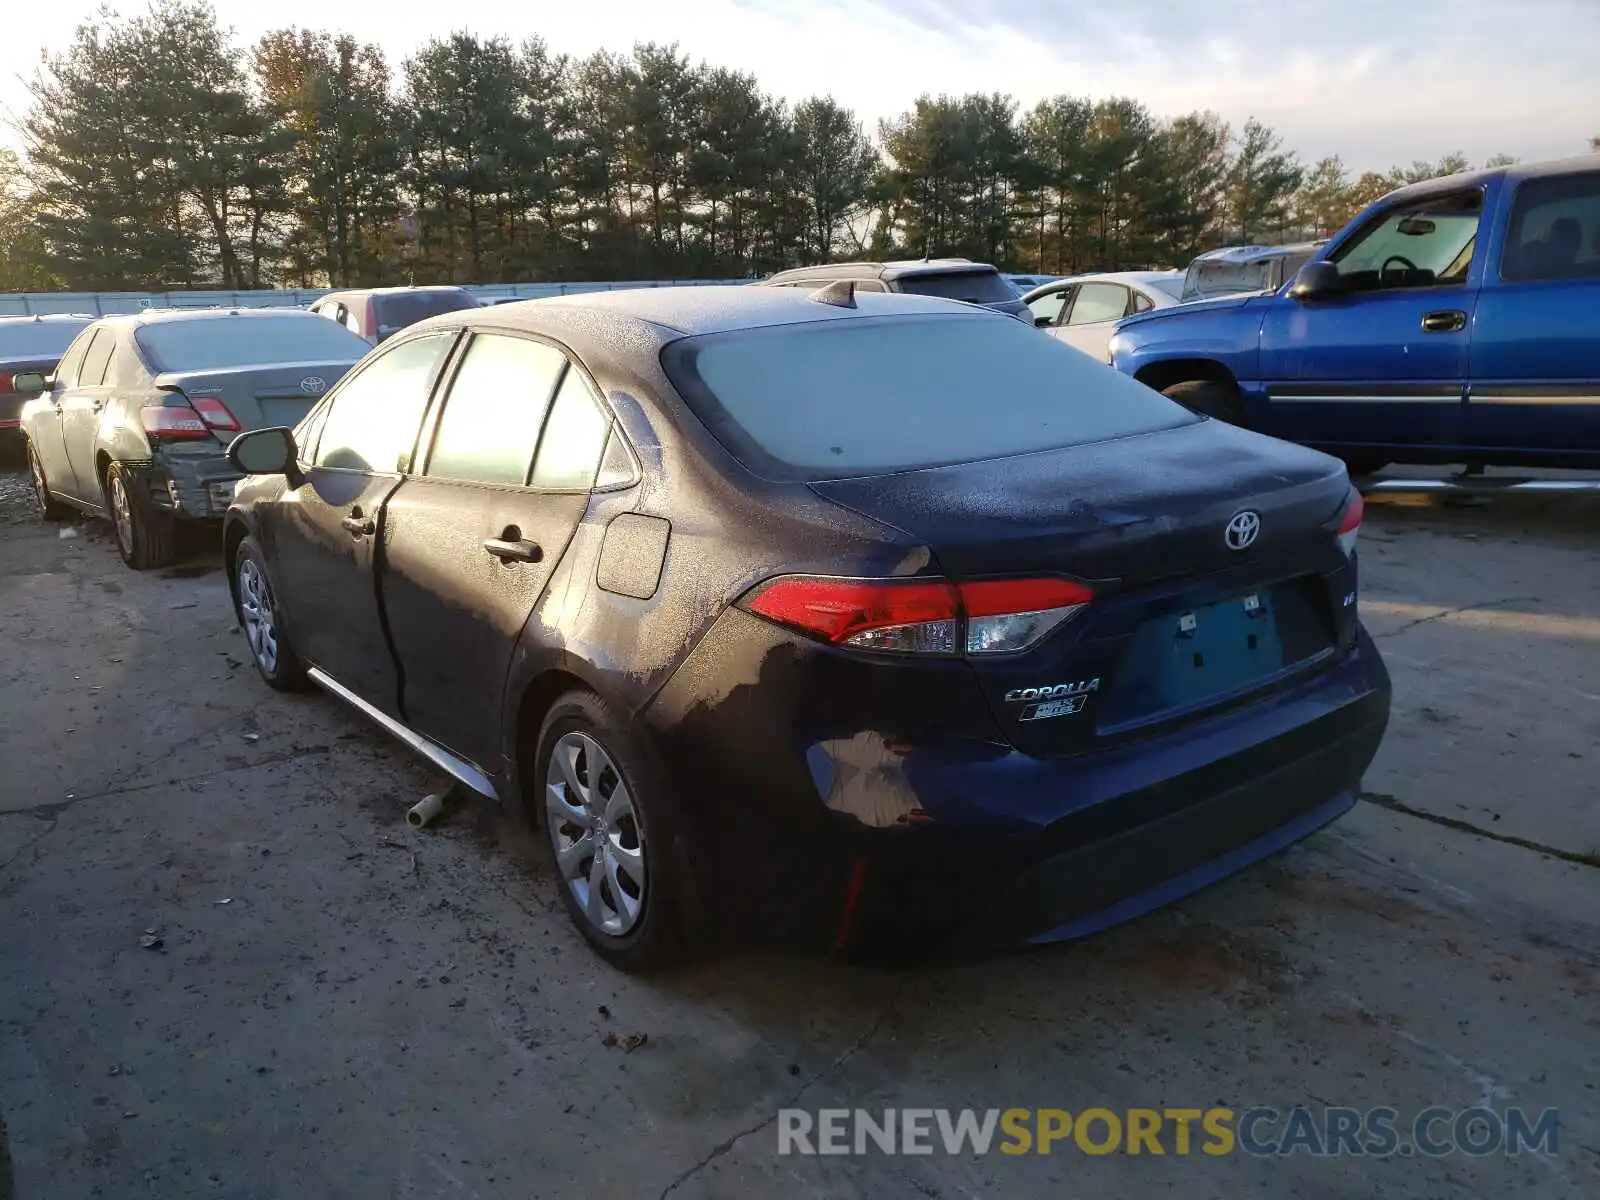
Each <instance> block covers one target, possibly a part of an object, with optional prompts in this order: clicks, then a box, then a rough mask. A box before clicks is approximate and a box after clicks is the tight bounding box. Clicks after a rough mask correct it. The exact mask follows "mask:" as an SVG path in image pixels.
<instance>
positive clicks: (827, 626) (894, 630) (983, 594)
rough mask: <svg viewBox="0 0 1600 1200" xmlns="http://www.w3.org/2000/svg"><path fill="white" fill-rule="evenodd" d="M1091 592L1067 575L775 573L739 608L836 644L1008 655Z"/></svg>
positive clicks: (1023, 647) (1035, 638)
mask: <svg viewBox="0 0 1600 1200" xmlns="http://www.w3.org/2000/svg"><path fill="white" fill-rule="evenodd" d="M1093 598H1094V593H1093V592H1092V591H1091V590H1090V589H1089V588H1087V587H1085V586H1084V585H1083V584H1081V583H1077V582H1075V581H1074V580H1070V579H1060V578H1055V577H1039V578H1026V579H984V580H974V581H968V582H964V583H952V582H950V581H949V580H945V579H837V578H832V577H828V576H818V575H781V576H779V577H777V578H776V579H769V580H768V581H767V582H765V583H763V584H760V585H758V586H757V587H755V588H754V589H752V590H751V591H750V592H749V593H748V594H746V596H745V597H744V599H743V600H741V601H740V607H742V608H744V609H746V610H747V611H749V612H753V613H756V614H758V615H760V616H763V617H766V618H767V619H768V620H771V621H776V622H777V623H778V624H780V625H787V626H789V627H790V628H791V629H797V630H799V631H801V632H802V633H806V634H809V635H810V636H812V637H815V638H818V639H820V640H822V641H825V642H829V643H832V644H833V645H836V646H849V647H852V648H854V649H857V650H877V651H885V652H889V653H894V654H945V655H953V654H967V655H984V654H1008V653H1013V652H1015V651H1018V650H1026V649H1027V648H1028V647H1029V646H1032V645H1034V644H1035V643H1037V642H1038V641H1040V640H1041V639H1042V638H1043V637H1044V636H1045V635H1046V634H1048V633H1049V632H1050V631H1051V630H1053V629H1055V628H1056V627H1057V626H1059V625H1061V624H1062V623H1063V622H1065V621H1068V620H1070V619H1071V618H1072V617H1074V616H1076V615H1077V614H1078V613H1079V612H1080V611H1081V610H1082V609H1083V608H1084V607H1085V606H1086V605H1088V604H1089V602H1090V601H1091V600H1092V599H1093Z"/></svg>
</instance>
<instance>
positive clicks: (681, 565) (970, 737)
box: [226, 284, 1389, 967]
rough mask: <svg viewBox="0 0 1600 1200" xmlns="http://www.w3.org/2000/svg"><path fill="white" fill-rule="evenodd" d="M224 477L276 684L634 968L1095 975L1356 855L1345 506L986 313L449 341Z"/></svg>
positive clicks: (795, 313)
mask: <svg viewBox="0 0 1600 1200" xmlns="http://www.w3.org/2000/svg"><path fill="white" fill-rule="evenodd" d="M230 455H231V457H232V458H233V461H234V463H235V465H236V466H237V467H238V468H239V469H241V470H242V471H245V472H246V473H247V474H248V475H249V476H250V477H249V478H247V479H246V480H245V481H244V482H243V483H242V484H241V485H240V487H239V491H238V494H237V496H236V498H235V502H234V504H233V507H232V509H231V511H230V513H229V516H228V521H227V532H226V554H227V559H228V566H229V571H230V578H231V582H232V587H233V597H234V602H235V605H236V609H237V613H238V616H239V619H240V622H241V624H242V625H243V626H244V629H245V631H246V633H247V635H248V637H249V641H250V646H251V650H252V652H253V654H254V658H255V662H256V665H257V667H258V669H259V671H260V673H261V675H262V676H263V677H264V678H265V679H266V681H267V682H268V683H269V684H271V685H273V686H275V687H280V688H289V687H294V686H296V685H299V684H302V683H304V682H306V681H308V680H309V681H311V682H314V683H316V684H318V685H320V686H321V687H323V688H326V689H327V690H329V691H331V692H333V693H334V694H336V695H338V696H339V697H341V698H343V699H344V700H345V701H347V702H348V703H350V704H351V705H353V706H355V707H356V708H357V709H359V710H360V711H361V712H363V713H364V714H366V715H367V716H368V717H369V718H371V719H372V720H374V721H376V722H377V723H378V724H379V725H381V726H383V727H384V728H386V729H388V730H389V731H390V732H391V733H393V734H395V735H396V736H397V737H399V738H400V739H402V740H403V741H404V742H406V743H407V744H408V745H410V746H411V747H412V748H413V749H415V750H417V751H418V752H420V753H422V754H424V755H426V756H427V757H428V758H429V759H431V760H432V761H433V762H434V763H435V764H436V765H437V766H439V767H441V768H442V769H444V770H446V771H448V772H449V773H450V774H452V775H453V776H454V777H455V778H457V779H458V780H460V781H462V782H463V783H465V784H466V785H468V786H470V787H471V788H474V789H476V790H477V791H479V792H481V793H483V794H484V795H487V796H490V797H495V798H498V799H500V800H503V801H508V802H515V803H519V804H523V805H525V806H526V808H527V810H528V812H529V814H530V815H531V816H532V817H533V819H534V820H535V821H536V822H537V823H538V824H539V825H540V826H541V827H542V828H543V830H544V831H545V835H546V838H547V841H548V844H549V847H550V850H551V855H552V858H553V861H554V864H555V872H554V875H555V879H556V881H557V884H556V886H557V887H558V888H559V890H560V894H561V897H562V899H563V901H564V902H565V904H566V906H567V908H568V910H569V912H570V913H571V915H572V918H573V920H574V921H575V922H576V924H577V926H578V928H579V929H580V930H581V931H582V932H583V934H584V936H585V937H587V938H588V939H589V941H590V942H591V943H592V944H593V945H594V946H595V947H596V948H597V949H598V950H599V951H600V952H601V953H602V954H604V955H606V956H607V957H608V958H610V959H612V960H613V961H615V962H616V963H618V964H620V965H623V966H626V967H645V966H652V965H658V964H661V963H664V962H667V961H670V960H672V959H673V958H675V957H677V956H678V955H680V954H681V953H682V952H683V950H684V948H685V947H686V946H688V945H690V944H692V943H693V942H694V941H695V940H696V939H695V936H694V935H696V934H697V933H700V932H703V931H704V930H706V929H707V928H711V927H718V928H721V929H723V930H727V931H732V932H736V933H742V934H744V935H746V936H747V937H749V938H754V939H758V940H759V941H760V942H761V943H762V944H767V945H771V944H774V943H777V942H782V943H784V944H788V945H791V946H801V947H811V948H817V949H821V950H824V951H831V952H836V953H840V954H845V955H850V956H864V957H874V958H880V959H881V958H884V957H894V958H901V959H903V958H906V957H912V956H925V955H927V954H930V953H933V952H937V951H939V950H941V949H943V948H947V947H950V946H952V945H959V944H961V943H962V942H963V941H964V940H967V939H977V941H978V942H980V943H984V944H990V945H993V944H996V943H1002V942H1021V941H1029V940H1032V941H1045V940H1053V939H1064V938H1070V937H1074V936H1077V935H1080V934H1083V933H1086V932H1088V931H1091V930H1094V929H1097V928H1100V927H1103V926H1105V925H1107V924H1110V923H1112V922H1114V921H1118V920H1121V919H1124V918H1126V917H1129V916H1132V915H1134V914H1136V913H1139V912H1142V911H1145V910H1147V909H1149V908H1151V907H1154V906H1156V905H1158V904H1161V903H1165V902H1167V901H1170V900H1172V899H1174V898H1176V897H1179V896H1182V895H1184V894H1186V893H1188V892H1190V891H1193V890H1194V889H1196V888H1198V887H1201V886H1203V885H1204V884H1206V883H1208V882H1210V881H1212V880H1214V879H1217V878H1219V877H1220V876H1223V875H1226V874H1228V873H1230V872H1232V871H1235V870H1238V869H1239V868H1240V867H1242V866H1244V865H1245V864H1247V863H1249V862H1252V861H1254V860H1255V859H1258V858H1260V857H1262V856H1263V855H1266V854H1269V853H1271V852H1273V851H1275V850H1278V849H1280V848H1282V847H1284V846H1286V845H1288V844H1289V843H1291V842H1293V841H1295V840H1296V839H1298V838H1301V837H1304V836H1305V835H1306V834H1308V833H1310V832H1312V831H1313V830H1315V829H1317V828H1319V827H1320V826H1322V825H1324V824H1326V823H1327V822H1329V821H1331V820H1333V819H1334V818H1335V817H1337V816H1339V815H1340V814H1341V813H1343V812H1344V811H1345V810H1347V809H1348V808H1349V807H1350V806H1351V805H1352V804H1353V803H1354V801H1355V796H1356V791H1357V788H1358V786H1359V781H1360V778H1361V774H1362V772H1363V771H1364V770H1365V769H1366V767H1367V764H1368V763H1369V762H1370V761H1371V759H1372V756H1373V754H1374V752H1375V751H1376V749H1377V747H1378V743H1379V741H1380V739H1381V737H1382V735H1383V731H1384V727H1385V724H1386V722H1387V719H1388V710H1389V681H1388V677H1387V675H1386V673H1385V671H1384V667H1383V664H1382V662H1381V661H1380V659H1379V657H1378V653H1377V650H1376V649H1375V648H1374V646H1373V644H1372V642H1371V641H1370V640H1369V639H1368V637H1367V635H1366V634H1365V633H1364V632H1363V630H1362V628H1361V625H1360V622H1359V621H1358V619H1357V615H1356V551H1355V541H1356V533H1357V530H1358V528H1359V526H1360V522H1361V500H1360V497H1359V496H1358V495H1357V493H1355V492H1354V491H1353V490H1352V489H1351V487H1350V484H1349V481H1348V479H1347V478H1346V475H1345V471H1344V468H1343V466H1342V465H1341V464H1340V463H1338V462H1337V461H1336V460H1334V459H1332V458H1328V457H1325V456H1324V455H1322V454H1319V453H1317V452H1315V451H1311V450H1307V449H1304V448H1301V447H1298V446H1293V445H1289V444H1286V443H1284V442H1279V441H1275V440H1273V439H1271V438H1267V437H1261V436H1259V435H1256V434H1253V433H1249V432H1247V431H1244V430H1241V429H1237V428H1234V427H1232V426H1230V425H1227V424H1224V423H1222V422H1220V421H1214V420H1209V419H1206V418H1203V417H1198V416H1195V415H1193V414H1191V413H1189V412H1188V411H1187V410H1185V409H1183V408H1181V407H1179V406H1178V405H1177V404H1175V403H1173V402H1171V401H1169V400H1167V399H1165V398H1163V397H1162V396H1160V395H1159V394H1157V393H1156V392H1154V391H1151V390H1149V389H1148V388H1146V387H1144V386H1143V385H1141V384H1138V383H1135V382H1134V381H1132V380H1130V379H1127V378H1125V377H1123V376H1120V375H1118V374H1117V373H1116V372H1114V371H1110V370H1108V369H1106V368H1105V367H1104V366H1103V365H1101V364H1099V363H1096V362H1094V361H1092V360H1090V359H1089V358H1087V357H1085V356H1084V355H1082V354H1079V353H1078V352H1076V351H1074V350H1072V349H1071V348H1070V347H1067V346H1063V345H1062V344H1060V343H1059V342H1055V341H1053V340H1052V339H1050V338H1044V337H1040V336H1039V335H1038V333H1037V332H1036V331H1034V330H1032V329H1029V328H1027V327H1025V326H1023V325H1021V324H1019V323H1018V322H1016V321H1015V320H1012V319H1011V318H1010V317H1006V316H1001V315H997V314H994V313H990V312H986V311H983V310H981V309H977V308H973V307H971V306H967V305H963V304H959V303H955V302H950V301H943V300H936V299H928V298H923V297H916V296H903V295H886V294H871V295H868V294H862V295H855V294H854V293H853V291H852V289H851V288H850V286H849V285H848V284H836V285H833V286H831V287H829V288H826V289H823V290H821V291H819V292H812V293H808V292H804V291H795V290H788V289H777V288H738V287H732V288H687V289H673V288H663V289H659V290H650V291H630V292H612V293H606V294H601V295H584V296H575V297H563V298H559V299H549V300H538V301H532V302H528V303H523V304H511V305H500V306H496V307H493V308H483V309H470V310H465V311H461V312H452V313H448V314H445V315H442V316H439V317H436V318H433V319H431V320H428V321H425V322H423V323H422V324H420V325H417V326H415V327H413V328H411V329H408V330H406V331H405V332H403V333H401V334H399V335H397V336H396V337H395V338H393V339H392V340H390V341H388V342H385V343H384V345H383V346H382V347H381V348H379V349H377V350H375V351H373V352H372V353H371V354H369V355H368V356H367V358H366V359H365V360H363V362H362V363H361V364H359V365H358V366H357V367H356V368H355V369H354V370H352V371H351V372H350V374H349V375H347V376H346V377H345V378H344V379H343V380H342V381H341V382H340V383H339V384H338V385H337V386H336V387H335V388H334V389H333V390H332V391H331V392H329V393H328V395H327V396H326V397H325V398H324V399H323V400H322V402H321V403H320V404H318V406H317V407H316V408H315V409H314V410H313V411H312V412H311V414H310V415H309V416H308V417H307V418H306V419H305V420H304V421H303V422H302V423H301V424H300V425H299V426H297V427H296V428H295V429H294V430H293V431H290V430H287V429H267V430H259V431H255V432H252V433H248V434H244V435H242V436H241V437H239V438H238V439H237V440H236V441H235V442H234V443H233V446H232V447H231V449H230Z"/></svg>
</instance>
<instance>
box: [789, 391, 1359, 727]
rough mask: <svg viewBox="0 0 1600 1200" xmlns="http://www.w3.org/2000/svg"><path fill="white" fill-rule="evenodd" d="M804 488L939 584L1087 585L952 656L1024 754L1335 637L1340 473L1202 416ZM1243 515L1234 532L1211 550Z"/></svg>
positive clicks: (1344, 582) (1179, 701)
mask: <svg viewBox="0 0 1600 1200" xmlns="http://www.w3.org/2000/svg"><path fill="white" fill-rule="evenodd" d="M811 487H812V490H813V491H815V492H816V493H818V494H819V495H821V496H823V497H825V498H826V499H829V500H831V501H833V502H834V503H837V504H841V505H843V506H845V507H847V508H850V509H853V510H855V511H857V512H859V513H862V514H864V515H866V516H869V517H872V518H874V519H876V520H879V521H881V522H883V523H885V524H887V525H890V526H893V527H895V528H897V529H899V530H902V531H903V532H905V533H908V534H910V535H912V536H913V537H915V538H917V539H918V540H919V541H921V542H923V543H924V544H926V545H927V546H928V548H929V549H930V550H931V551H932V553H933V556H934V558H935V560H936V561H937V563H938V565H939V568H940V569H941V570H942V571H944V572H945V573H946V574H948V575H949V576H951V577H952V578H954V579H957V580H967V579H974V578H983V577H988V576H1015V575H1052V574H1055V575H1067V576H1070V577H1072V578H1075V579H1077V580H1080V581H1083V582H1085V583H1088V584H1090V585H1091V586H1092V587H1093V588H1094V590H1095V601H1094V602H1093V603H1092V604H1090V605H1089V606H1088V608H1087V609H1086V610H1085V611H1084V612H1082V613H1080V614H1079V615H1078V616H1077V617H1075V618H1074V619H1073V620H1071V621H1069V622H1067V623H1066V624H1065V625H1064V626H1062V627H1061V628H1059V629H1057V630H1056V631H1055V632H1053V633H1052V634H1050V635H1049V636H1047V637H1046V638H1045V639H1044V640H1043V641H1042V642H1040V643H1038V644H1037V645H1035V646H1034V647H1032V648H1030V649H1028V650H1026V651H1023V652H1021V653H1019V654H1009V655H1004V656H1000V655H996V656H993V657H985V656H973V657H970V658H969V661H970V662H971V663H972V665H973V669H974V671H975V672H976V674H977V677H978V681H979V683H980V685H981V686H982V688H983V690H984V692H985V694H986V695H987V696H988V698H989V700H990V703H991V705H992V707H993V709H994V711H995V713H996V716H997V718H998V719H999V721H1000V723H1001V726H1002V728H1003V729H1004V730H1005V731H1006V733H1007V735H1008V736H1009V737H1010V738H1011V740H1012V741H1013V743H1014V744H1015V745H1016V746H1017V747H1018V748H1019V749H1023V750H1025V751H1027V752H1029V753H1037V754H1064V753H1074V752H1078V751H1081V750H1085V749H1089V748H1091V747H1092V746H1093V745H1095V744H1096V742H1097V739H1100V738H1106V737H1109V738H1123V737H1131V736H1137V735H1138V734H1140V733H1142V732H1144V731H1147V730H1149V729H1150V728H1151V727H1153V726H1159V725H1165V724H1167V723H1168V722H1170V721H1175V720H1181V719H1185V718H1187V717H1188V716H1191V715H1193V714H1195V713H1197V712H1200V711H1204V710H1208V709H1210V708H1212V707H1214V706H1215V704H1217V703H1221V702H1223V701H1225V700H1227V699H1229V698H1236V697H1238V696H1241V695H1245V694H1249V693H1250V692H1252V691H1255V690H1258V689H1259V688H1260V687H1263V686H1266V685H1267V684H1268V683H1270V682H1271V681H1272V680H1273V679H1275V678H1280V677H1282V676H1283V675H1284V674H1285V673H1286V672H1289V673H1292V672H1293V670H1294V669H1296V668H1297V667H1299V666H1302V665H1304V664H1306V663H1308V662H1310V661H1312V660H1316V659H1318V658H1320V657H1321V656H1323V655H1324V653H1325V652H1327V651H1330V650H1331V649H1332V648H1333V647H1334V646H1335V645H1336V644H1338V643H1339V642H1341V641H1348V639H1349V637H1351V636H1353V616H1354V609H1353V607H1349V608H1348V612H1345V611H1344V610H1345V609H1346V607H1347V606H1346V604H1345V603H1344V597H1345V596H1346V595H1347V594H1349V595H1351V597H1352V600H1351V605H1352V606H1353V592H1354V586H1355V585H1354V566H1353V563H1352V561H1351V560H1350V559H1349V558H1347V557H1346V556H1345V554H1344V552H1343V551H1342V550H1341V549H1340V548H1339V545H1338V542H1337V538H1336V534H1337V526H1338V521H1339V517H1340V515H1341V512H1342V511H1343V509H1344V507H1345V505H1346V503H1347V501H1348V497H1349V482H1348V479H1347V477H1346V474H1345V471H1344V468H1343V466H1342V465H1341V464H1339V463H1338V462H1337V461H1335V460H1333V459H1330V458H1328V457H1326V456H1325V455H1322V454H1319V453H1317V452H1315V451H1311V450H1307V449H1305V448H1303V447H1299V446H1294V445H1290V444H1288V443H1285V442H1279V441H1277V440H1275V439H1271V438H1266V437H1261V436H1259V435H1256V434H1252V433H1249V432H1247V431H1244V430H1240V429H1237V428H1235V427H1233V426H1230V425H1226V424H1224V423H1222V422H1219V421H1203V422H1196V423H1194V424H1190V425H1185V426H1181V427H1178V428H1175V429H1167V430H1161V431H1158V432H1154V433H1148V434H1143V435H1140V436H1137V437H1130V438H1124V439H1117V440H1115V441H1109V442H1103V443H1097V444H1090V445H1082V446H1075V447H1068V448H1064V449H1058V450H1050V451H1044V452H1040V453H1035V454H1027V455H1020V456H1016V457H1012V458H1006V459H997V460H991V461H986V462H975V463H959V464H954V465H951V466H944V467H935V468H929V469H925V470H919V471H908V472H902V473H898V474H893V475H882V476H871V477H865V478H853V479H843V480H832V481H824V482H817V483H813V484H812V485H811ZM1244 513H1249V514H1253V521H1246V522H1244V526H1246V527H1248V528H1250V529H1252V530H1253V534H1252V535H1251V536H1249V537H1248V538H1247V539H1246V538H1245V537H1244V535H1243V534H1242V533H1237V534H1236V536H1235V537H1234V538H1233V540H1232V542H1230V539H1229V537H1228V534H1227V530H1228V529H1229V526H1230V522H1231V521H1233V519H1234V518H1235V517H1238V516H1240V514H1244ZM1241 541H1243V542H1245V544H1243V545H1238V543H1239V542H1241ZM1197 656H1198V657H1197Z"/></svg>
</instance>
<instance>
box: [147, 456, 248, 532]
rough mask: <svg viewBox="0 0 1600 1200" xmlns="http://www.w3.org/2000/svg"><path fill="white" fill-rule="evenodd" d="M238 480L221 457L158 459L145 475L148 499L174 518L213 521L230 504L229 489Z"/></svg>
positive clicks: (231, 491)
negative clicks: (170, 513) (149, 497)
mask: <svg viewBox="0 0 1600 1200" xmlns="http://www.w3.org/2000/svg"><path fill="white" fill-rule="evenodd" d="M241 478H242V476H241V475H240V474H239V472H238V471H236V470H234V469H233V466H232V464H230V463H229V462H228V459H227V457H226V456H225V455H221V454H218V455H205V456H200V455H196V456H193V457H187V456H185V457H179V456H177V455H170V454H169V455H159V456H157V458H156V459H155V461H154V462H152V463H151V464H150V468H149V470H148V471H147V472H145V479H146V482H147V484H148V486H149V489H150V496H151V499H153V500H154V501H155V503H156V504H157V505H159V506H160V507H162V508H164V509H167V510H169V511H170V512H172V513H173V515H174V516H178V517H185V518H189V519H192V520H215V519H220V518H221V517H223V516H225V515H226V514H227V512H228V506H229V505H230V504H232V503H233V486H234V484H236V483H237V482H238V481H239V480H240V479H241Z"/></svg>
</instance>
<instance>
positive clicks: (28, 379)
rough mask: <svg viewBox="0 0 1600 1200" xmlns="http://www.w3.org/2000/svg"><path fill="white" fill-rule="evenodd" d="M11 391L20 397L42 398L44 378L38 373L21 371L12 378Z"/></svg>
mask: <svg viewBox="0 0 1600 1200" xmlns="http://www.w3.org/2000/svg"><path fill="white" fill-rule="evenodd" d="M11 390H12V391H14V392H16V393H17V395H19V396H30V397H31V396H42V395H44V376H43V375H41V374H39V372H38V371H19V372H17V374H15V375H13V376H12V377H11Z"/></svg>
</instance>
